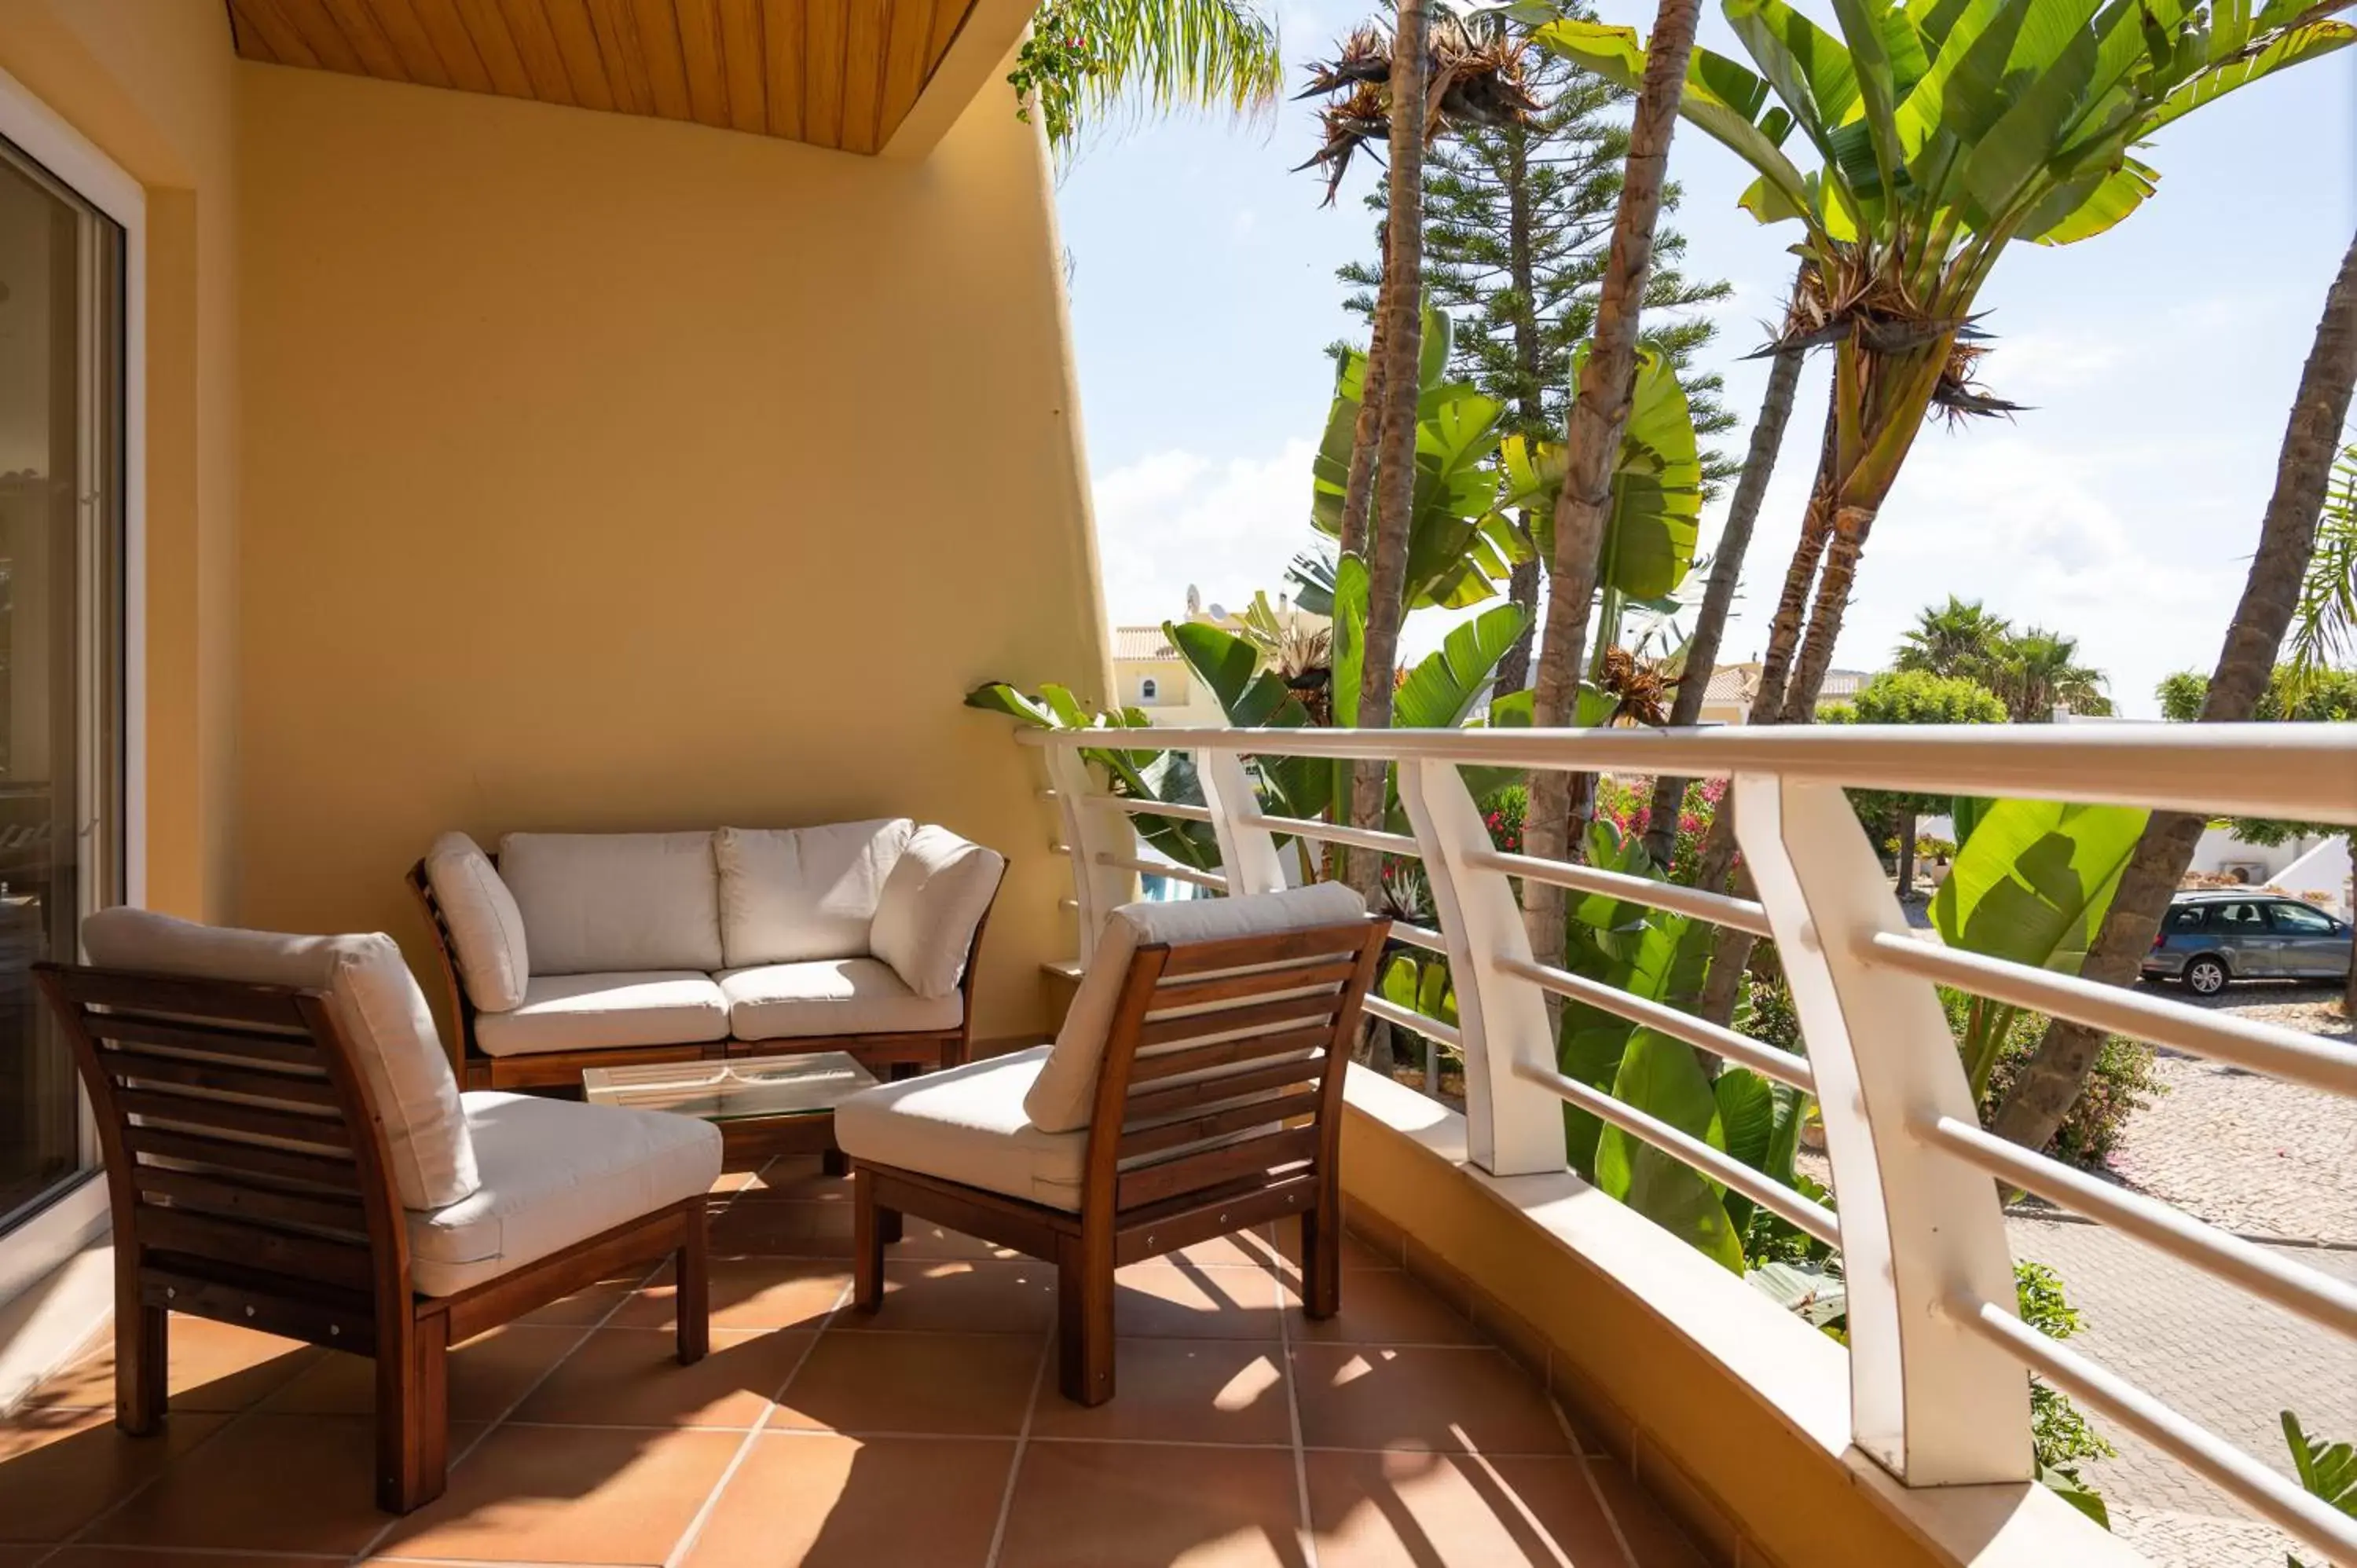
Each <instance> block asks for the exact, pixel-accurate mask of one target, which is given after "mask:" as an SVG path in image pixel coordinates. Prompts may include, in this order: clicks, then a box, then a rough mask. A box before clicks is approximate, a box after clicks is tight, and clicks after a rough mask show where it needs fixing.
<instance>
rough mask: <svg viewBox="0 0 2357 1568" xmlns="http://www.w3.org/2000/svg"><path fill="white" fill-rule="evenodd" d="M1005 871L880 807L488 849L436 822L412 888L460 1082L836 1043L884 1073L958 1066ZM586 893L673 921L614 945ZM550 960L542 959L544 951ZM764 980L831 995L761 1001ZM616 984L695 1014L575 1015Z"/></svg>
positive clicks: (515, 1082) (975, 850)
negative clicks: (634, 1020)
mask: <svg viewBox="0 0 2357 1568" xmlns="http://www.w3.org/2000/svg"><path fill="white" fill-rule="evenodd" d="M699 854H702V855H705V856H706V857H708V858H706V859H705V860H703V861H702V862H699V861H698V856H699ZM920 863H923V864H920ZM1005 871H1006V862H1005V860H1004V859H1003V858H1002V857H1001V856H999V855H997V854H995V853H993V852H992V851H989V850H987V849H984V848H982V847H981V846H979V845H975V844H971V843H966V842H965V841H964V840H963V839H959V838H957V837H956V836H955V835H954V834H952V833H949V832H946V830H943V829H940V828H932V827H924V828H920V827H918V826H917V825H916V824H914V823H912V822H909V821H908V820H907V819H885V820H878V821H875V822H851V823H840V824H834V825H831V826H828V827H823V828H813V829H799V830H746V829H733V828H723V829H719V830H716V831H715V832H710V833H661V834H656V833H633V834H545V833H532V834H516V833H511V834H509V835H508V836H507V837H506V838H504V839H502V840H501V841H500V854H499V855H498V856H496V857H494V856H492V855H490V854H484V853H483V852H482V851H481V850H479V848H477V847H476V846H475V844H474V843H473V842H472V841H471V840H468V839H467V838H466V837H465V836H464V835H462V834H457V833H450V834H445V835H444V836H443V837H442V839H440V840H438V841H436V844H435V847H434V849H433V850H432V851H430V852H429V853H428V854H427V855H426V856H425V858H424V859H421V860H419V861H418V862H417V863H416V864H415V865H413V866H411V867H410V870H409V874H408V879H407V880H408V885H409V888H410V891H411V893H412V894H413V895H414V897H416V899H417V901H418V904H419V906H420V908H422V909H423V910H424V912H425V918H426V923H427V927H428V929H430V930H431V931H432V932H433V935H434V941H435V950H436V959H437V960H438V961H439V964H440V967H441V973H442V978H443V983H444V985H445V986H446V988H447V995H448V999H449V1005H450V1014H451V1016H452V1018H453V1019H454V1020H456V1028H455V1029H454V1030H453V1032H452V1036H451V1039H450V1041H449V1045H450V1050H451V1060H452V1065H453V1067H454V1068H455V1069H456V1070H457V1074H458V1076H459V1080H460V1081H461V1082H462V1083H464V1084H465V1085H467V1086H468V1087H469V1088H500V1089H532V1088H554V1087H563V1086H566V1085H570V1084H575V1083H577V1082H579V1081H580V1078H581V1074H582V1072H583V1070H584V1069H588V1068H593V1067H616V1066H639V1065H644V1064H651V1063H660V1062H673V1061H695V1060H713V1059H718V1058H726V1057H771V1056H787V1055H795V1054H800V1053H804V1052H811V1051H845V1052H848V1053H850V1054H851V1055H852V1056H854V1057H856V1058H858V1059H859V1060H860V1061H861V1063H862V1064H863V1065H865V1066H866V1067H867V1068H868V1069H869V1070H871V1071H874V1072H876V1073H877V1075H878V1076H879V1077H899V1076H905V1075H906V1074H909V1073H911V1072H917V1071H922V1070H927V1069H939V1068H944V1067H952V1066H954V1065H956V1064H958V1063H960V1062H963V1061H964V1060H966V1059H967V1058H968V1056H969V1055H970V1053H971V1049H972V1044H973V1031H974V967H975V961H976V959H977V957H978V956H979V954H980V951H981V948H982V937H983V932H984V930H985V928H986V927H987V925H988V922H989V914H990V908H991V906H992V904H993V903H994V902H995V900H996V896H997V890H998V886H999V884H1000V881H1001V879H1002V878H1003V876H1004V875H1005ZM699 878H700V879H701V881H699ZM705 886H708V889H709V895H708V899H707V898H706V897H705V894H704V893H702V892H700V891H699V889H700V888H702V887H705ZM597 901H603V902H604V904H605V905H606V906H607V913H608V915H611V914H613V913H615V912H616V911H618V910H619V912H620V913H621V914H623V915H630V914H632V913H633V912H635V911H638V910H641V909H645V910H652V911H655V914H654V916H653V918H654V919H655V920H656V921H668V922H669V923H670V924H669V926H668V928H666V929H664V930H662V931H655V932H646V931H642V932H640V933H639V935H638V936H636V937H631V936H628V935H625V936H622V937H619V938H618V937H617V936H616V934H615V933H614V931H612V930H611V929H607V930H604V931H600V930H599V929H597V928H598V925H599V921H600V919H601V918H604V917H601V915H600V914H599V912H598V911H597V910H591V911H589V912H587V914H585V913H583V912H582V910H581V908H580V906H581V905H582V904H583V903H585V902H597ZM822 906H823V907H822ZM896 910H897V911H898V912H899V915H901V916H902V917H905V918H899V919H898V921H897V923H895V911H896ZM912 912H913V913H912ZM699 921H700V922H702V923H701V925H699V924H698V922H699ZM611 923H612V922H611V921H610V920H608V925H609V926H610V924H611ZM625 923H627V922H625ZM888 924H891V925H892V931H891V933H890V935H891V936H893V937H897V938H898V940H897V942H895V941H893V940H889V939H888V934H887V930H886V927H887V925H888ZM691 927H693V928H694V929H692V930H691V929H688V928H691ZM583 928H587V929H586V930H585V929H583ZM502 931H504V932H505V933H507V935H506V937H505V939H504V940H503V939H502V936H501V932H502ZM550 933H554V940H551V937H550ZM503 948H506V949H511V951H510V952H507V953H505V954H504V955H503V953H502V949H503ZM552 953H553V955H554V961H553V963H552V962H551V961H550V960H549V959H546V958H544V957H543V955H544V954H552ZM503 960H504V961H503ZM631 960H636V961H631ZM552 970H553V972H551V971H552ZM601 971H610V972H601ZM904 971H905V972H907V975H908V977H909V978H904V975H903V972H904ZM765 976H768V977H782V979H783V980H784V981H785V982H786V983H787V984H786V989H788V990H794V989H796V988H799V989H800V990H802V991H804V992H823V993H824V994H809V995H796V996H793V997H790V998H787V999H786V1000H784V1001H782V1002H781V1001H780V1000H779V999H778V998H776V997H775V996H770V997H768V998H766V999H765V998H764V997H763V996H762V995H761V994H759V986H760V984H761V983H762V979H763V977H765ZM798 977H799V978H798ZM606 983H611V984H612V985H613V986H614V987H616V988H617V989H616V990H614V991H611V992H608V993H602V994H619V992H620V990H624V989H629V988H630V987H633V986H634V987H635V989H636V993H646V994H656V993H661V994H662V996H663V997H665V998H677V997H684V998H686V999H687V1001H688V1004H689V1005H691V1006H694V1007H695V1008H698V1009H700V1010H699V1011H697V1012H695V1013H694V1014H693V1015H688V1014H686V1013H684V1012H683V1013H682V1014H681V1019H682V1021H680V1022H678V1023H676V1024H673V1023H670V1022H667V1021H666V1020H665V1019H664V1018H661V1017H658V1018H655V1019H654V1020H653V1024H652V1026H651V1027H648V1028H646V1029H643V1030H640V1031H638V1032H636V1033H633V1032H632V1031H630V1030H629V1029H623V1030H619V1031H616V1030H611V1029H604V1030H603V1031H602V1032H601V1025H600V1022H599V1020H598V1019H597V1017H594V1016H589V1015H585V1014H582V1013H579V1012H575V1011H570V1010H571V1009H574V1008H576V1005H577V1004H578V1002H579V1000H580V999H581V998H583V997H585V996H586V997H587V999H588V1000H589V1001H590V1002H593V1003H594V1002H596V1001H597V997H598V996H599V995H600V994H601V993H600V992H599V990H598V987H599V986H600V985H601V984H606ZM748 998H749V1000H748ZM527 1027H528V1029H529V1034H528V1035H527V1034H526V1030H527ZM568 1029H574V1030H577V1031H578V1037H577V1038H575V1037H568V1036H567V1034H566V1031H567V1030H568ZM518 1035H524V1036H526V1037H525V1039H524V1041H523V1043H522V1044H521V1045H519V1044H517V1043H516V1042H515V1040H514V1039H513V1038H511V1036H518Z"/></svg>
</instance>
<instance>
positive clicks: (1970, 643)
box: [1891, 594, 2013, 685]
mask: <svg viewBox="0 0 2357 1568" xmlns="http://www.w3.org/2000/svg"><path fill="white" fill-rule="evenodd" d="M2012 635H2013V623H2012V622H2011V621H2009V620H2007V619H2006V618H2004V617H2003V616H1996V615H1991V614H1989V612H1988V611H1986V610H1985V609H1983V608H1982V607H1981V602H1980V600H1978V599H1973V600H1970V601H1966V600H1964V599H1960V598H1958V597H1956V596H1955V595H1953V594H1950V595H1949V596H1948V602H1947V603H1946V604H1944V605H1937V606H1932V605H1927V606H1925V607H1924V608H1923V610H1922V612H1921V614H1919V615H1918V616H1916V618H1915V624H1914V625H1913V626H1911V627H1910V628H1908V629H1907V630H1906V631H1904V632H1902V633H1901V634H1900V639H1899V652H1898V654H1897V655H1896V656H1895V657H1894V658H1893V660H1891V664H1892V668H1894V669H1899V670H1920V671H1923V672H1924V673H1925V674H1927V675H1960V676H1962V677H1964V679H1965V680H1967V681H1978V682H1981V683H1982V684H1983V685H1987V684H1989V681H1988V675H1989V672H1990V671H1993V670H1994V669H1996V666H1997V664H1998V662H1999V660H2000V659H2001V657H2002V654H2003V650H2004V648H2005V644H2006V640H2007V639H2008V638H2010V637H2012Z"/></svg>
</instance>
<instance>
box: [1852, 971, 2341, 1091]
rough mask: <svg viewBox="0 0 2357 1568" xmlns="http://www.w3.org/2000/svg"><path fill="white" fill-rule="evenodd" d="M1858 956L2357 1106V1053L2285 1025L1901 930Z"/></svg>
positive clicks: (1996, 999) (1995, 999) (2011, 1003)
mask: <svg viewBox="0 0 2357 1568" xmlns="http://www.w3.org/2000/svg"><path fill="white" fill-rule="evenodd" d="M1857 956H1858V958H1859V959H1860V960H1862V961H1865V962H1867V963H1874V964H1880V965H1882V966H1884V967H1885V968H1889V969H1899V970H1904V971H1906V972H1908V973H1910V974H1913V975H1919V976H1921V978H1923V979H1925V980H1933V981H1938V982H1939V983H1942V984H1943V985H1953V986H1955V987H1957V988H1958V989H1960V990H1964V991H1970V992H1973V993H1975V994H1977V995H1981V996H1986V997H1988V998H1990V999H1991V1000H1993V1001H1996V1002H2003V1003H2007V1004H2009V1005H2012V1006H2015V1007H2028V1008H2030V1009H2032V1010H2034V1011H2036V1012H2040V1013H2047V1014H2051V1015H2056V1016H2059V1017H2063V1018H2068V1019H2070V1020H2072V1022H2073V1023H2079V1024H2085V1025H2088V1026H2091V1027H2093V1028H2097V1029H2104V1030H2108V1031H2110V1032H2111V1033H2113V1034H2115V1035H2133V1036H2136V1038H2138V1039H2142V1040H2150V1041H2151V1042H2152V1043H2153V1044H2155V1045H2158V1046H2168V1047H2171V1048H2172V1049H2175V1050H2180V1051H2190V1052H2191V1053H2192V1054H2193V1055H2195V1056H2198V1057H2207V1058H2210V1059H2211V1060H2212V1061H2222V1062H2226V1063H2229V1064H2231V1065H2233V1066H2234V1067H2244V1068H2249V1069H2251V1070H2252V1071H2254V1072H2263V1073H2266V1074H2268V1075H2269V1076H2271V1077H2274V1078H2279V1079H2285V1080H2286V1081H2287V1082H2291V1083H2303V1084H2306V1085H2307V1086H2308V1087H2309V1088H2310V1089H2320V1090H2324V1091H2325V1092H2326V1093H2328V1094H2338V1095H2341V1096H2343V1097H2345V1098H2350V1099H2357V1047H2349V1046H2344V1045H2341V1044H2339V1043H2338V1042H2336V1041H2332V1040H2327V1039H2322V1038H2319V1036H2315V1035H2304V1034H2301V1033H2300V1032H2299V1031H2298V1030H2297V1029H2287V1028H2285V1027H2283V1026H2281V1025H2279V1024H2263V1023H2260V1022H2258V1021H2256V1020H2255V1019H2250V1018H2238V1017H2236V1016H2234V1015H2233V1014H2230V1013H2205V1012H2202V1011H2201V1010H2200V1009H2198V1008H2193V1007H2189V1006H2187V1005H2186V1004H2183V1003H2181V1002H2172V1001H2169V1000H2168V999H2166V998H2163V997H2158V996H2146V995H2143V994H2141V993H2137V992H2134V991H2129V990H2126V989H2125V988H2123V987H2120V986H2114V985H2098V984H2096V983H2094V982H2093V981H2091V980H2082V979H2080V978H2079V977H2078V976H2077V975H2075V974H2057V973H2054V972H2051V971H2050V970H2043V969H2031V968H2030V967H2029V965H2027V964H2019V963H2011V962H2008V961H2006V960H2004V959H1996V958H1990V957H1988V956H1986V954H1983V953H1975V952H1965V951H1964V950H1961V949H1958V948H1950V947H1941V946H1938V945H1936V944H1934V943H1932V942H1927V941H1923V940H1919V939H1917V938H1914V937H1909V936H1902V935H1900V933H1899V932H1896V931H1868V932H1866V933H1863V934H1862V935H1861V937H1860V938H1859V940H1858V943H1857Z"/></svg>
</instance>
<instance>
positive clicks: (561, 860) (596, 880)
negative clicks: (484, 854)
mask: <svg viewBox="0 0 2357 1568" xmlns="http://www.w3.org/2000/svg"><path fill="white" fill-rule="evenodd" d="M500 876H501V877H502V878H503V879H504V880H505V881H506V883H507V885H508V890H509V891H510V892H511V893H513V894H514V895H515V901H516V907H517V908H520V909H521V910H522V911H523V925H524V929H525V930H526V931H527V932H528V933H530V935H531V939H532V969H533V973H534V974H598V973H603V972H607V971H609V970H650V969H700V970H705V971H711V970H716V969H719V968H721V967H723V961H722V958H721V949H720V876H719V873H718V872H717V871H716V870H715V868H714V865H713V859H712V835H711V834H710V833H708V832H686V833H510V834H508V836H507V837H505V838H503V839H501V840H500Z"/></svg>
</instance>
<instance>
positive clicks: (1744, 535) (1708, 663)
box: [1645, 263, 1807, 867]
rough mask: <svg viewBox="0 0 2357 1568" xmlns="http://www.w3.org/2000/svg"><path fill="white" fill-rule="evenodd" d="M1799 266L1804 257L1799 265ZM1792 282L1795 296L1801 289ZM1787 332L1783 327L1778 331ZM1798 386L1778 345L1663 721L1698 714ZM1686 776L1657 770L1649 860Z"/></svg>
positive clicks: (1796, 373)
mask: <svg viewBox="0 0 2357 1568" xmlns="http://www.w3.org/2000/svg"><path fill="white" fill-rule="evenodd" d="M1802 265H1803V269H1805V268H1806V266H1807V263H1802ZM1805 287H1806V285H1805V283H1803V282H1799V281H1796V282H1795V283H1794V284H1793V285H1792V289H1793V294H1794V295H1795V296H1796V297H1797V296H1798V295H1800V294H1802V293H1803V291H1804V290H1805ZM1784 335H1785V336H1786V337H1790V336H1791V335H1792V334H1791V332H1790V330H1789V328H1788V329H1787V331H1786V332H1785V334H1784ZM1800 384H1801V350H1800V349H1777V350H1775V362H1774V363H1773V364H1771V365H1770V367H1769V370H1768V391H1767V392H1766V394H1765V395H1763V396H1762V397H1761V398H1760V418H1759V420H1758V422H1757V423H1755V424H1753V425H1752V426H1751V449H1750V451H1749V453H1747V454H1746V455H1745V456H1744V459H1743V474H1742V477H1741V478H1738V479H1737V480H1736V481H1735V498H1734V499H1733V500H1731V501H1729V502H1728V503H1727V525H1726V526H1725V527H1724V528H1722V529H1720V530H1719V533H1718V548H1717V550H1715V551H1713V552H1712V553H1711V557H1710V578H1709V580H1708V581H1707V582H1706V584H1705V585H1704V587H1703V594H1702V607H1701V609H1699V610H1698V611H1696V612H1695V628H1694V635H1693V636H1692V637H1689V638H1688V639H1686V645H1685V649H1684V654H1683V658H1684V676H1683V677H1682V678H1681V679H1680V681H1679V682H1678V693H1677V696H1676V698H1675V699H1674V702H1673V703H1672V704H1671V707H1670V724H1671V725H1672V726H1673V727H1674V728H1680V729H1683V728H1684V727H1685V726H1687V725H1691V724H1693V723H1694V722H1695V720H1696V719H1698V718H1700V717H1702V704H1703V699H1704V698H1705V697H1706V696H1707V695H1708V694H1709V691H1710V674H1711V671H1712V670H1713V669H1714V668H1716V667H1717V663H1718V644H1719V639H1720V638H1722V637H1724V636H1725V635H1726V632H1727V612H1728V611H1729V610H1731V609H1732V608H1733V607H1734V606H1735V590H1736V586H1737V585H1738V584H1739V583H1740V582H1741V581H1742V578H1743V558H1744V556H1745V555H1746V554H1748V553H1749V552H1750V549H1751V530H1752V528H1753V527H1754V526H1755V525H1756V524H1757V523H1758V522H1759V521H1760V502H1761V501H1762V500H1763V499H1766V497H1767V494H1768V480H1769V479H1770V477H1771V476H1773V475H1774V473H1775V471H1776V458H1777V456H1778V454H1779V453H1781V451H1782V450H1783V446H1784V426H1785V425H1786V424H1790V423H1791V422H1792V396H1793V393H1794V392H1797V391H1799V389H1800ZM1685 794H1686V780H1685V779H1677V778H1673V777H1671V776H1670V775H1667V774H1664V775H1663V776H1662V777H1661V778H1659V779H1655V780H1653V804H1652V811H1651V812H1650V813H1649V814H1648V815H1647V817H1646V820H1645V849H1646V852H1647V853H1648V854H1651V855H1652V857H1653V864H1654V865H1659V866H1663V867H1666V866H1668V865H1669V864H1670V856H1671V854H1672V853H1673V852H1674V850H1675V849H1676V847H1677V837H1678V806H1679V803H1680V802H1681V801H1683V800H1684V799H1685Z"/></svg>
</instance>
